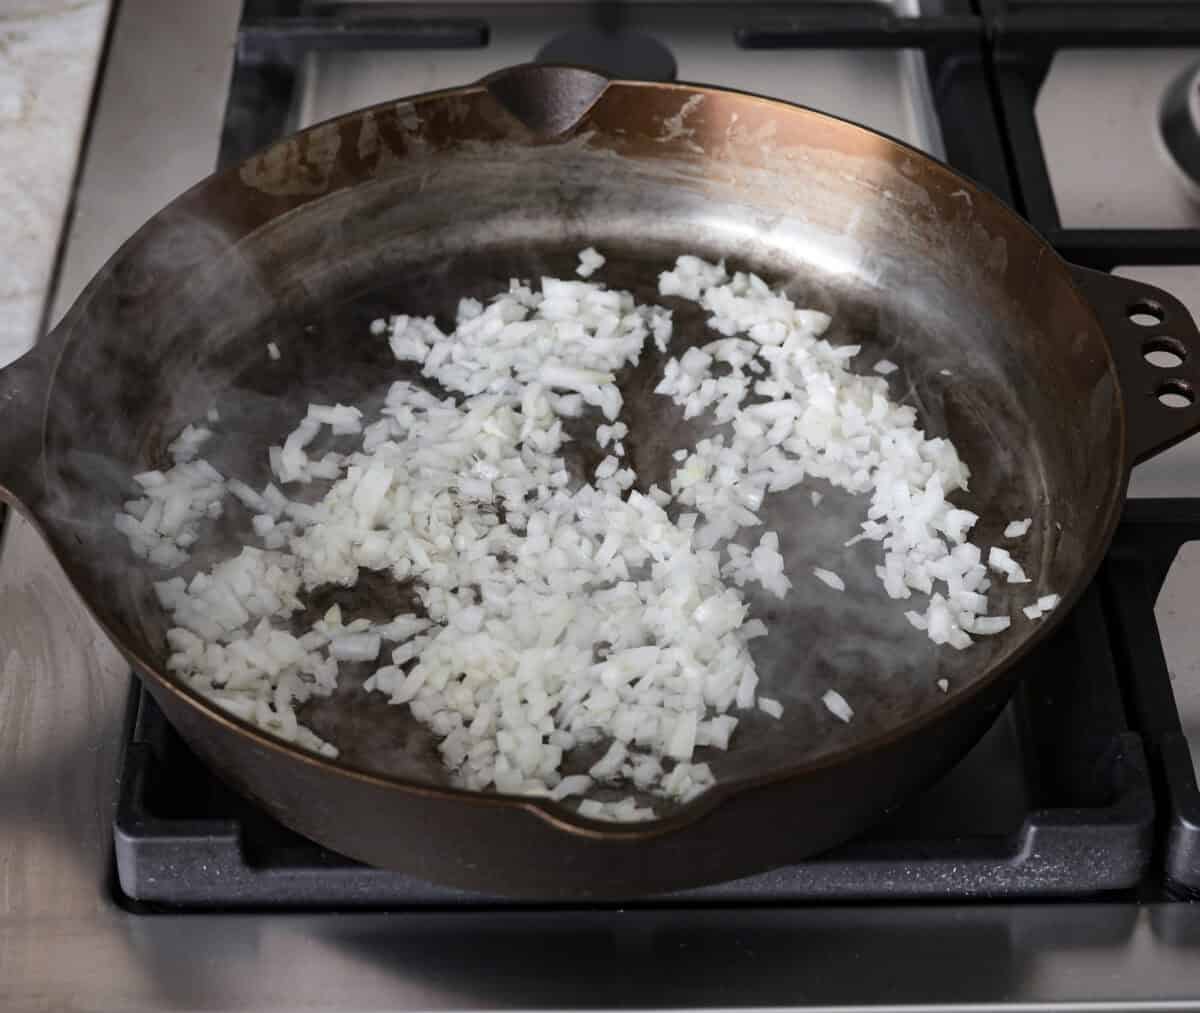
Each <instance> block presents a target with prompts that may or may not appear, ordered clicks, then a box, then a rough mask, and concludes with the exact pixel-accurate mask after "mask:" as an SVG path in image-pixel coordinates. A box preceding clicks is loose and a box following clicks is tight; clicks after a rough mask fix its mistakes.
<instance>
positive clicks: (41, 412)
mask: <svg viewBox="0 0 1200 1013" xmlns="http://www.w3.org/2000/svg"><path fill="white" fill-rule="evenodd" d="M54 344H55V342H54V341H52V340H51V339H50V336H49V335H47V336H46V337H45V338H43V339H42V340H41V341H40V342H39V343H38V344H37V345H35V346H34V348H33V349H32V350H31V351H29V352H26V353H25V354H24V355H23V356H22V357H21V358H19V359H17V361H16V362H13V363H10V364H9V365H7V366H5V367H4V368H3V369H0V501H4V502H8V503H11V504H12V505H13V506H22V505H24V506H26V507H29V506H31V505H32V504H33V502H34V500H35V499H36V498H37V490H38V488H39V487H40V484H41V478H42V476H41V471H40V469H39V468H38V467H37V462H38V458H39V457H40V456H41V450H42V427H43V423H44V421H45V415H46V398H47V395H48V394H49V391H50V377H51V375H52V373H53V370H52V369H51V356H52V353H51V347H52V346H53V345H54Z"/></svg>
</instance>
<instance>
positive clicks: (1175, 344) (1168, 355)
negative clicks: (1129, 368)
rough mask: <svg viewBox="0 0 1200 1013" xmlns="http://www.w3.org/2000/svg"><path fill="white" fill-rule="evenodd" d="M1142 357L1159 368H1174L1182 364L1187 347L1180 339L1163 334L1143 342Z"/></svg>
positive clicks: (1185, 356)
mask: <svg viewBox="0 0 1200 1013" xmlns="http://www.w3.org/2000/svg"><path fill="white" fill-rule="evenodd" d="M1142 358H1143V359H1145V360H1146V361H1147V362H1148V363H1150V365H1151V366H1157V367H1158V368H1159V369H1174V368H1175V367H1176V366H1182V365H1183V360H1184V359H1186V358H1187V348H1185V347H1184V344H1183V342H1182V341H1179V340H1177V339H1176V338H1169V337H1167V336H1166V335H1165V334H1164V335H1160V336H1159V337H1156V338H1151V339H1150V340H1149V341H1147V342H1145V343H1143V345H1142Z"/></svg>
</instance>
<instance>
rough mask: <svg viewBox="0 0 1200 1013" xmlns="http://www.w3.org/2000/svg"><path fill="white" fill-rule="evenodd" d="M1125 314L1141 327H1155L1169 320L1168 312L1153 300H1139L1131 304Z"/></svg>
mask: <svg viewBox="0 0 1200 1013" xmlns="http://www.w3.org/2000/svg"><path fill="white" fill-rule="evenodd" d="M1125 313H1126V315H1127V316H1128V317H1129V319H1130V320H1132V321H1133V322H1134V323H1135V324H1137V325H1138V326H1139V327H1154V326H1155V325H1156V324H1161V323H1162V322H1163V321H1164V320H1166V319H1167V314H1166V312H1165V311H1164V310H1163V308H1162V307H1161V306H1160V305H1159V304H1158V303H1156V302H1154V301H1153V300H1152V299H1139V300H1138V301H1137V302H1135V303H1130V305H1129V309H1127V310H1126V311H1125Z"/></svg>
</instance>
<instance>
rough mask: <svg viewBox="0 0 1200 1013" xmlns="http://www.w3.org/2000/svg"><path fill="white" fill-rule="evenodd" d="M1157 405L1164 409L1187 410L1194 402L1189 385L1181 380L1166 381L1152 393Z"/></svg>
mask: <svg viewBox="0 0 1200 1013" xmlns="http://www.w3.org/2000/svg"><path fill="white" fill-rule="evenodd" d="M1154 396H1155V397H1157V398H1158V403H1159V404H1161V405H1162V406H1163V407H1164V408H1188V407H1190V406H1191V405H1192V404H1194V403H1195V401H1196V394H1195V392H1194V391H1193V390H1192V388H1191V385H1190V384H1187V383H1185V382H1184V381H1183V380H1168V381H1167V382H1166V383H1164V384H1161V385H1159V388H1158V390H1156V391H1155V392H1154Z"/></svg>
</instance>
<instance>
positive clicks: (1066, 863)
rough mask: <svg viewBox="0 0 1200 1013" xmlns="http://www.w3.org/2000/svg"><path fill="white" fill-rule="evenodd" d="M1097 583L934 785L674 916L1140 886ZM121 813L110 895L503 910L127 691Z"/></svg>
mask: <svg viewBox="0 0 1200 1013" xmlns="http://www.w3.org/2000/svg"><path fill="white" fill-rule="evenodd" d="M1110 633H1111V630H1110V628H1109V626H1108V623H1107V621H1106V618H1105V608H1104V603H1103V601H1102V596H1101V593H1100V589H1099V587H1093V588H1092V589H1091V590H1090V591H1089V592H1088V594H1087V595H1086V596H1085V597H1084V598H1083V600H1082V601H1081V602H1080V604H1079V606H1078V607H1077V608H1076V610H1075V612H1074V613H1073V614H1072V615H1071V616H1070V617H1069V618H1068V620H1067V622H1065V623H1064V625H1063V628H1062V629H1061V631H1060V632H1059V633H1058V634H1057V635H1056V636H1055V637H1054V638H1053V639H1052V640H1051V641H1050V643H1049V644H1047V645H1046V647H1045V649H1044V650H1043V651H1042V652H1040V653H1039V655H1038V657H1037V658H1036V659H1034V660H1033V661H1032V662H1031V664H1032V666H1033V668H1034V669H1035V671H1032V672H1031V673H1030V677H1029V678H1028V679H1027V680H1026V682H1025V685H1024V688H1023V689H1022V690H1021V691H1020V692H1019V693H1018V695H1017V698H1016V699H1015V700H1014V702H1013V703H1012V705H1010V706H1009V708H1008V709H1007V710H1006V711H1005V712H1004V713H1003V715H1002V716H1001V718H1000V720H999V721H998V722H997V723H996V725H995V726H994V727H993V728H992V730H991V731H990V732H989V733H988V734H987V736H985V738H984V739H983V740H982V741H981V742H980V743H979V745H978V746H977V747H976V748H975V749H974V750H973V751H972V752H971V753H970V754H969V755H968V756H967V757H966V759H964V760H963V762H962V763H961V764H959V766H958V767H956V768H955V769H954V771H952V772H951V773H950V774H949V775H948V776H947V777H946V778H945V779H944V780H942V781H941V782H940V783H939V784H937V785H935V786H934V787H933V788H932V789H930V790H929V791H927V792H926V793H924V794H923V795H921V796H919V797H918V798H916V799H915V800H913V801H912V802H911V803H909V804H908V805H907V806H905V807H904V808H903V809H901V810H900V811H898V812H897V813H895V814H894V815H893V816H892V817H891V818H890V819H889V820H888V821H887V822H886V823H884V824H883V825H882V826H880V827H878V828H877V829H876V830H874V831H872V832H871V833H869V834H868V835H866V836H864V837H863V838H860V839H859V840H856V841H854V842H852V843H850V844H847V845H845V846H843V847H841V848H838V849H837V850H835V851H833V852H830V853H829V854H826V855H824V856H822V857H819V858H816V859H812V860H809V861H805V862H801V863H798V864H796V865H793V866H790V867H788V868H785V869H780V870H776V871H774V872H770V873H766V874H763V875H760V876H754V877H750V878H747V879H743V880H738V881H736V882H733V883H727V884H722V885H719V886H715V887H710V888H705V889H701V890H693V891H687V892H684V893H678V894H673V895H670V896H669V897H666V898H663V899H661V900H664V901H665V902H667V903H671V904H710V903H714V902H721V903H743V904H745V903H761V902H797V901H817V900H820V901H870V900H885V899H886V900H892V901H895V900H897V899H918V898H925V899H929V898H947V899H949V898H956V899H961V898H964V897H975V898H1002V897H1004V898H1011V897H1034V896H1037V897H1044V896H1092V895H1095V894H1097V893H1102V892H1106V891H1116V890H1125V889H1130V888H1133V887H1136V886H1137V885H1138V884H1139V883H1140V882H1141V881H1142V880H1143V878H1144V876H1145V874H1146V871H1147V867H1148V864H1149V861H1150V857H1151V844H1152V841H1151V838H1152V825H1153V817H1154V806H1153V799H1152V791H1151V785H1150V778H1149V774H1148V771H1147V767H1146V762H1145V757H1144V754H1143V751H1142V745H1141V738H1140V736H1139V735H1138V734H1136V733H1134V732H1132V731H1130V730H1129V727H1128V724H1127V722H1126V720H1125V712H1124V706H1123V703H1122V696H1121V690H1120V687H1119V683H1118V680H1117V673H1116V663H1115V661H1114V654H1115V653H1116V652H1114V649H1113V643H1112V639H1111V636H1110ZM131 707H132V709H133V710H132V715H133V720H132V721H131V723H130V735H129V739H128V742H127V745H126V755H125V762H124V767H123V776H122V782H121V792H120V799H119V805H118V811H117V818H116V827H115V829H116V848H117V867H118V873H119V879H120V884H121V887H122V889H123V890H124V891H125V893H126V894H127V895H128V896H129V897H131V898H133V899H136V900H139V901H145V902H151V903H157V904H164V905H172V906H190V907H201V908H212V907H218V908H237V907H256V908H262V907H275V906H277V907H285V908H287V907H303V908H333V909H347V908H358V907H384V908H386V907H422V906H439V907H441V906H456V905H498V904H504V903H512V901H505V900H502V899H500V898H496V897H486V896H481V895H476V894H469V893H466V892H463V891H459V890H452V889H447V888H442V887H437V886H433V885H430V884H427V883H423V882H421V881H419V880H416V879H413V878H411V877H408V876H404V875H402V874H399V873H394V872H388V871H384V870H379V869H372V868H368V867H365V866H362V865H359V864H357V863H354V862H351V861H349V860H347V859H344V858H342V857H341V856H339V855H336V854H333V853H331V852H329V851H327V850H325V849H324V848H321V847H319V846H318V845H316V844H313V843H312V842H310V841H307V840H305V839H304V838H302V837H299V836H297V835H296V834H294V833H292V832H291V831H288V830H286V829H284V828H283V827H281V826H279V825H278V824H277V823H275V822H274V821H272V820H271V819H270V818H268V817H267V816H265V815H264V814H262V813H261V812H259V811H258V810H257V809H256V808H255V807H254V806H253V805H251V804H250V803H249V802H247V801H246V800H244V799H242V798H240V797H239V796H237V795H236V794H234V793H233V792H232V791H230V790H229V789H227V788H225V787H224V786H223V785H222V784H221V783H220V782H219V781H217V780H216V779H215V778H214V777H213V775H211V774H210V773H208V771H207V770H206V769H205V768H204V767H203V766H201V764H200V763H199V762H198V761H197V760H196V759H195V758H194V757H193V756H192V755H191V754H190V753H189V752H188V750H187V748H186V747H185V746H184V745H183V743H182V742H181V741H180V740H179V738H178V737H177V736H176V735H175V733H174V732H173V731H172V729H171V728H170V726H169V725H168V724H167V723H166V721H165V719H164V718H163V716H162V714H161V713H160V712H159V710H158V708H157V707H156V706H155V705H154V703H153V701H152V700H151V699H150V697H149V696H148V695H146V694H144V693H143V692H142V691H141V690H140V688H136V687H135V691H134V697H133V699H132V701H131Z"/></svg>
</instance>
